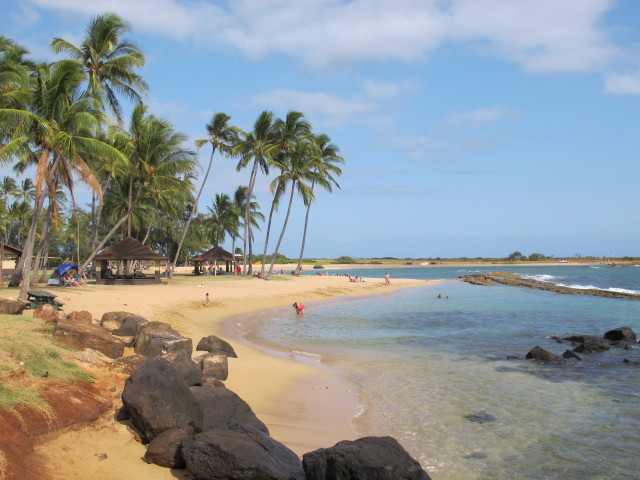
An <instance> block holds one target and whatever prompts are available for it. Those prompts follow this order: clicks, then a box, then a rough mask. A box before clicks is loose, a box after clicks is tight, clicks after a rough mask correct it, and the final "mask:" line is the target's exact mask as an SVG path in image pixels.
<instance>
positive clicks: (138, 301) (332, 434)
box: [4, 276, 433, 480]
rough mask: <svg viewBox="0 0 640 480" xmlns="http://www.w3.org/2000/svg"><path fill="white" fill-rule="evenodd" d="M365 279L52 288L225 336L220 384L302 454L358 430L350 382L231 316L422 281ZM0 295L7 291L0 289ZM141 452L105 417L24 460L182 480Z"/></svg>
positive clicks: (62, 474) (98, 473)
mask: <svg viewBox="0 0 640 480" xmlns="http://www.w3.org/2000/svg"><path fill="white" fill-rule="evenodd" d="M366 280H367V281H366V282H365V283H351V282H349V281H348V280H347V278H346V277H344V276H301V277H296V278H293V277H288V276H283V277H281V278H278V277H276V278H275V279H274V280H272V281H270V282H265V281H261V280H259V279H251V278H249V279H247V278H245V279H240V278H236V277H231V278H226V277H225V278H221V277H218V278H215V277H178V278H176V279H173V280H168V281H166V284H163V285H154V286H136V287H104V286H95V285H91V286H88V287H85V288H82V289H80V288H78V289H64V290H63V289H56V293H57V294H58V295H59V296H60V299H61V300H62V301H64V302H65V311H66V312H71V311H80V310H87V311H89V312H91V313H92V315H93V317H94V319H99V318H100V317H101V316H102V314H103V313H105V312H107V311H117V310H126V311H130V312H131V313H138V314H140V315H143V316H145V317H146V318H148V319H149V320H156V321H165V322H168V323H170V324H171V325H172V326H173V327H174V328H176V329H177V330H178V331H180V332H181V333H182V334H183V335H185V336H188V337H191V338H192V339H193V340H194V342H195V343H197V342H198V340H199V339H200V338H202V337H203V336H207V335H217V336H220V337H222V338H225V339H227V340H229V341H230V342H231V343H232V345H233V346H234V348H235V349H236V353H237V354H238V358H233V359H230V360H229V378H228V379H227V380H226V381H225V382H224V383H225V384H226V385H227V387H228V388H229V389H231V390H232V391H234V392H235V393H237V394H238V395H239V396H240V397H241V398H243V399H244V400H245V401H246V402H247V403H248V404H249V405H250V406H251V408H252V409H253V411H254V412H255V413H256V415H257V416H258V418H260V419H261V420H262V421H263V422H264V423H265V424H267V426H268V427H269V430H270V432H271V436H272V437H273V438H274V439H276V440H278V441H280V442H282V443H283V444H285V445H286V446H287V447H289V448H290V449H292V450H293V451H294V452H295V453H296V454H298V455H299V456H302V454H303V453H306V452H309V451H312V450H315V449H317V448H321V447H329V446H332V445H334V444H335V443H336V442H338V441H340V440H353V439H355V438H358V437H359V436H362V435H358V432H356V430H355V426H354V422H353V420H354V417H355V416H356V415H357V414H358V412H359V409H360V408H361V407H360V406H359V404H358V398H357V392H356V391H355V388H354V386H353V385H351V384H349V382H348V381H347V380H346V379H344V378H342V377H340V375H339V374H338V372H335V371H334V370H332V369H331V368H330V367H329V366H326V365H324V364H321V363H320V362H318V361H316V360H313V359H309V358H305V357H302V356H299V355H294V354H288V353H282V352H277V351H273V350H269V349H267V348H265V347H263V346H260V345H255V344H251V343H249V342H247V341H246V340H244V339H242V338H240V337H239V336H234V335H233V329H232V328H231V327H232V325H233V323H234V321H235V319H236V318H237V316H238V315H244V314H249V313H251V314H252V315H259V314H260V313H261V312H263V311H265V310H268V309H271V308H276V307H284V306H290V305H291V304H292V303H293V301H302V302H303V303H308V302H318V301H323V300H329V299H336V298H340V297H346V296H354V295H355V296H362V295H371V294H378V293H384V292H390V291H394V290H398V289H401V288H408V287H416V286H425V285H428V284H429V283H428V282H425V281H424V280H406V279H394V280H392V284H391V285H389V286H385V285H384V283H383V280H382V279H375V278H374V279H366ZM431 283H433V282H431ZM200 285H202V286H200ZM206 291H209V292H210V294H211V303H210V306H209V307H208V308H205V306H204V302H203V299H204V294H205V293H206ZM4 293H5V295H6V294H9V292H7V291H6V290H5V292H4ZM9 295H10V294H9ZM27 314H28V313H27ZM195 343H194V345H195ZM116 388H117V391H116V392H115V393H114V397H116V398H119V393H120V392H121V389H122V385H117V387H116ZM144 451H145V447H144V446H142V445H140V444H137V443H136V442H135V440H134V439H133V437H132V435H131V433H130V432H129V431H128V430H127V428H126V426H125V425H123V424H119V423H116V422H115V421H113V420H112V416H111V415H109V416H108V418H104V417H103V418H102V419H100V420H98V421H96V422H92V424H89V425H82V426H77V427H74V428H71V429H69V430H67V431H61V432H55V433H52V434H49V435H47V436H45V437H44V438H43V439H42V442H41V443H40V445H39V446H38V447H37V448H36V450H35V453H34V455H33V458H32V459H31V460H32V461H33V462H34V463H44V464H46V465H47V467H48V468H47V470H48V471H49V473H50V476H51V478H53V479H62V478H77V476H78V475H80V476H82V474H83V472H85V471H86V468H87V466H93V467H96V470H95V476H94V477H93V478H95V479H96V480H101V479H104V480H106V479H111V478H116V477H114V476H113V472H114V469H117V470H118V475H117V478H118V479H129V478H131V479H132V480H133V479H135V480H146V479H149V480H151V479H152V478H153V479H156V478H158V479H162V478H167V479H175V478H183V477H181V476H180V472H179V471H173V470H168V469H164V468H161V467H158V466H155V465H148V464H146V463H144V462H142V460H141V457H142V456H143V455H144ZM98 453H106V454H107V455H108V461H105V462H100V461H99V458H97V457H96V455H97V454H98ZM134 463H135V467H134ZM103 467H104V468H103ZM125 472H126V473H125ZM123 475H124V476H123Z"/></svg>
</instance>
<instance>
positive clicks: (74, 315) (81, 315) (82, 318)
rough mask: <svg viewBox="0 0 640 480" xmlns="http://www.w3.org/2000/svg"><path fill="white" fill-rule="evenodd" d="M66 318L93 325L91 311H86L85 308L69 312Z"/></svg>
mask: <svg viewBox="0 0 640 480" xmlns="http://www.w3.org/2000/svg"><path fill="white" fill-rule="evenodd" d="M67 319H69V320H72V321H74V322H81V323H87V324H89V325H93V316H92V315H91V312H87V311H86V310H81V311H80V312H71V313H70V314H68V315H67Z"/></svg>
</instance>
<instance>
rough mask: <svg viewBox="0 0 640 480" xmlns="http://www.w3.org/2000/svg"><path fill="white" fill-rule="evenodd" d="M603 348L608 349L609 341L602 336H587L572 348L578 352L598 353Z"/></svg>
mask: <svg viewBox="0 0 640 480" xmlns="http://www.w3.org/2000/svg"><path fill="white" fill-rule="evenodd" d="M605 350H609V342H607V340H605V339H604V338H587V339H585V341H584V343H581V344H580V345H578V346H577V347H576V348H574V349H573V351H574V352H578V353H599V352H604V351H605Z"/></svg>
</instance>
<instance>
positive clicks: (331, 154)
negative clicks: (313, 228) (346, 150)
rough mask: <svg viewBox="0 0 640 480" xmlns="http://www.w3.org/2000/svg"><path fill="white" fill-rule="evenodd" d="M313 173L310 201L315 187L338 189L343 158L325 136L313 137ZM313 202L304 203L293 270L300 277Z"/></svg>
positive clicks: (313, 197)
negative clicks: (305, 209)
mask: <svg viewBox="0 0 640 480" xmlns="http://www.w3.org/2000/svg"><path fill="white" fill-rule="evenodd" d="M313 151H314V153H313V166H312V168H313V171H314V172H315V173H316V175H314V177H313V179H312V180H311V199H315V196H314V194H313V190H314V188H315V186H316V185H320V186H321V187H322V188H324V189H325V190H327V191H329V192H331V191H332V185H335V186H336V187H338V188H340V185H338V182H337V181H336V179H335V176H339V175H341V174H342V169H341V168H340V167H339V166H338V164H340V165H342V164H344V158H342V157H341V156H340V155H338V152H339V151H340V149H339V148H338V147H337V146H336V145H334V144H333V143H331V139H330V138H329V137H328V136H327V135H325V134H320V135H314V136H313ZM312 203H313V200H311V201H308V202H306V203H305V205H306V206H307V213H306V214H305V217H304V233H303V235H302V246H301V247H300V257H299V258H298V265H297V267H296V269H295V272H294V273H295V274H296V275H300V271H301V270H302V258H303V256H304V245H305V243H306V241H307V226H308V225H309V211H310V210H311V204H312Z"/></svg>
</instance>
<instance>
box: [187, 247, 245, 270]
mask: <svg viewBox="0 0 640 480" xmlns="http://www.w3.org/2000/svg"><path fill="white" fill-rule="evenodd" d="M191 261H192V262H193V264H194V266H195V269H194V271H193V273H194V274H196V275H206V274H207V270H206V266H205V264H206V263H209V268H211V269H212V271H211V273H214V274H215V273H217V272H216V270H217V268H218V265H219V264H220V262H221V261H222V262H224V263H225V267H224V271H225V273H231V272H233V263H234V261H235V257H234V256H233V254H232V253H229V252H227V251H226V250H225V249H223V248H220V247H213V248H212V249H211V250H208V251H206V252H204V253H203V254H202V255H198V256H197V257H193V258H192V259H191ZM220 268H222V267H220Z"/></svg>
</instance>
